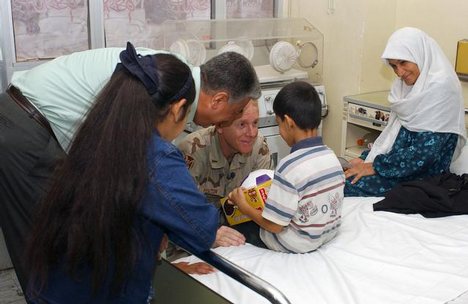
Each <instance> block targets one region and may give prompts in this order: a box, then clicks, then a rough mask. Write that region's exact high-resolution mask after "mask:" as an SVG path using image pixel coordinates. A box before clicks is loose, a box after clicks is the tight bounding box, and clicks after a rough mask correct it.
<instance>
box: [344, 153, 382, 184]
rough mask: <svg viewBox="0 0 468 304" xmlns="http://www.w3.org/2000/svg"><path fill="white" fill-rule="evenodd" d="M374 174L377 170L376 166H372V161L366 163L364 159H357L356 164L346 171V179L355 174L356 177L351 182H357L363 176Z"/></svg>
mask: <svg viewBox="0 0 468 304" xmlns="http://www.w3.org/2000/svg"><path fill="white" fill-rule="evenodd" d="M374 174H375V171H374V167H373V166H372V163H365V162H363V161H362V159H361V162H358V161H356V164H354V165H353V167H351V168H349V169H348V170H346V171H345V177H346V179H347V178H349V177H351V176H354V179H353V180H352V181H351V184H355V183H356V182H357V181H358V180H359V179H361V177H363V176H369V175H374Z"/></svg>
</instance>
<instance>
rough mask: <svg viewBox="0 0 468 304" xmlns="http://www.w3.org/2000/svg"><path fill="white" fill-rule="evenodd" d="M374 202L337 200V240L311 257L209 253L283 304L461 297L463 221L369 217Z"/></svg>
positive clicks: (467, 273)
mask: <svg viewBox="0 0 468 304" xmlns="http://www.w3.org/2000/svg"><path fill="white" fill-rule="evenodd" d="M381 199H382V198H361V197H359V198H357V197H356V198H345V200H344V202H343V212H342V218H343V220H342V225H341V228H340V231H339V234H338V235H337V236H336V238H335V239H333V240H332V241H330V242H329V243H327V244H325V245H324V246H322V247H321V248H319V249H318V250H317V251H314V252H311V253H307V254H286V253H279V252H274V251H270V250H266V249H261V248H257V247H254V246H252V245H250V244H246V245H244V246H240V247H220V248H216V249H215V251H216V252H217V253H218V254H220V255H222V256H224V257H226V258H228V259H229V260H231V261H232V262H234V263H235V264H237V265H239V266H241V267H243V268H244V269H246V270H248V271H249V272H251V273H253V274H255V275H257V276H259V277H261V278H262V279H264V280H266V281H268V282H269V283H271V284H272V285H274V286H276V287H277V288H278V289H279V290H280V291H281V292H283V293H284V295H285V296H286V297H287V298H288V299H289V300H290V301H291V303H314V304H320V303H323V304H326V303H333V304H340V303H343V304H366V303H369V304H375V303H379V304H386V303H388V304H398V303H405V304H408V303H410V304H422V303H425V304H442V303H446V302H447V301H450V300H452V299H454V298H456V297H457V296H459V295H460V294H462V293H463V292H465V291H467V290H468V215H458V216H450V217H444V218H424V217H422V216H421V215H418V214H412V215H405V214H396V213H390V212H381V211H379V212H374V211H373V210H372V204H373V203H375V202H377V201H379V200H381ZM183 260H185V261H190V262H194V261H198V259H197V258H195V257H188V258H184V259H183ZM194 277H195V278H196V279H197V280H199V281H200V282H202V283H203V284H205V285H207V286H208V287H210V288H211V289H213V290H215V291H216V292H218V293H220V294H221V295H223V296H224V297H226V298H227V299H228V300H230V301H232V302H234V303H268V301H267V300H265V299H264V298H263V297H262V296H260V295H258V294H256V293H255V292H254V291H252V290H250V289H248V288H247V287H244V286H243V285H241V284H240V283H238V282H236V281H234V280H233V279H231V278H229V277H227V276H226V275H224V274H223V273H221V272H219V271H217V272H215V273H213V274H209V275H194Z"/></svg>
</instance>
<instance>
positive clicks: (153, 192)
mask: <svg viewBox="0 0 468 304" xmlns="http://www.w3.org/2000/svg"><path fill="white" fill-rule="evenodd" d="M148 169H149V183H148V187H147V189H146V191H145V194H144V196H143V198H142V202H141V208H140V210H139V212H138V214H137V218H136V221H135V229H134V231H135V240H136V244H137V248H138V254H139V255H138V258H137V260H136V261H135V266H134V268H133V271H132V272H131V273H130V275H129V276H128V277H127V280H126V282H125V283H124V286H123V288H121V289H120V290H119V293H118V294H117V295H115V294H114V295H111V293H110V288H109V282H110V281H111V278H112V276H111V274H110V275H109V276H108V279H107V282H106V283H105V284H104V287H103V288H101V289H100V290H99V291H98V293H97V294H96V295H91V289H90V286H91V273H92V269H90V268H89V267H83V269H80V275H79V276H80V280H79V281H77V280H73V279H72V278H70V277H69V276H68V274H67V272H66V271H65V270H64V269H66V265H64V264H62V265H58V267H56V268H54V269H52V270H51V272H50V273H49V278H48V285H47V286H48V288H47V289H46V290H44V291H43V292H42V293H41V295H40V298H41V299H42V300H43V301H44V300H45V301H46V302H47V303H146V300H147V298H148V295H149V290H150V285H151V280H152V277H153V273H154V270H155V266H156V256H157V253H158V252H159V246H160V244H161V240H162V237H163V235H164V234H167V235H168V237H169V239H171V240H172V241H174V242H175V243H177V244H178V245H180V246H182V247H184V248H186V249H188V250H189V251H191V252H192V253H199V252H203V251H206V250H209V248H211V246H212V244H213V243H214V241H215V237H216V230H217V227H218V226H217V225H218V213H217V210H216V208H215V207H214V206H213V205H211V204H210V203H209V202H208V201H207V200H206V198H205V196H204V195H203V194H202V193H201V192H200V191H199V190H198V188H197V186H196V184H195V182H194V179H193V178H192V176H191V175H190V173H189V171H188V169H187V167H186V164H185V161H184V158H183V156H182V153H181V152H180V151H179V150H178V149H177V147H175V146H174V145H172V144H171V143H169V142H167V141H165V140H164V139H162V138H161V137H160V136H158V135H157V134H156V133H155V134H153V136H152V138H151V142H150V146H149V152H148ZM129 245H130V244H129ZM112 260H113V258H112V257H109V268H110V273H112V269H113V266H112V262H111V261H112ZM50 287H52V288H50ZM157 296H158V295H156V297H157ZM35 300H36V299H35ZM35 300H33V301H31V302H32V303H36V302H35ZM37 300H38V302H37V303H42V302H41V300H39V299H37Z"/></svg>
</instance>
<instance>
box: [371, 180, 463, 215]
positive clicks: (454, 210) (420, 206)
mask: <svg viewBox="0 0 468 304" xmlns="http://www.w3.org/2000/svg"><path fill="white" fill-rule="evenodd" d="M374 211H389V212H395V213H404V214H411V213H419V214H421V215H423V216H424V217H443V216H449V215H460V214H468V174H463V175H461V176H460V175H456V174H453V173H444V174H441V175H437V176H433V177H430V178H427V179H424V180H417V181H409V182H404V183H401V184H399V185H397V186H395V187H394V188H393V189H392V190H390V191H389V192H388V193H387V195H386V196H385V199H383V200H382V201H380V202H378V203H375V204H374Z"/></svg>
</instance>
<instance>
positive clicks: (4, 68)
mask: <svg viewBox="0 0 468 304" xmlns="http://www.w3.org/2000/svg"><path fill="white" fill-rule="evenodd" d="M87 1H88V10H89V16H88V18H89V20H88V22H89V23H88V26H89V40H88V41H89V49H96V48H102V47H105V34H104V5H103V1H96V0H87ZM273 1H274V3H273V10H274V11H273V16H274V18H278V17H285V16H284V15H285V13H284V12H285V9H284V8H285V7H286V5H287V3H288V0H273ZM211 8H212V10H211V19H226V0H221V1H220V0H218V1H216V0H211ZM0 35H1V36H2V37H3V39H1V41H0V80H1V81H0V88H1V89H2V91H3V90H5V89H6V88H7V85H8V83H9V82H10V80H11V76H12V75H13V73H14V72H16V71H23V70H28V69H31V68H33V67H35V66H37V65H39V64H41V63H44V62H47V61H48V60H47V59H44V60H37V61H28V62H17V61H16V50H15V43H14V42H15V37H14V29H13V16H12V10H11V0H0Z"/></svg>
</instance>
